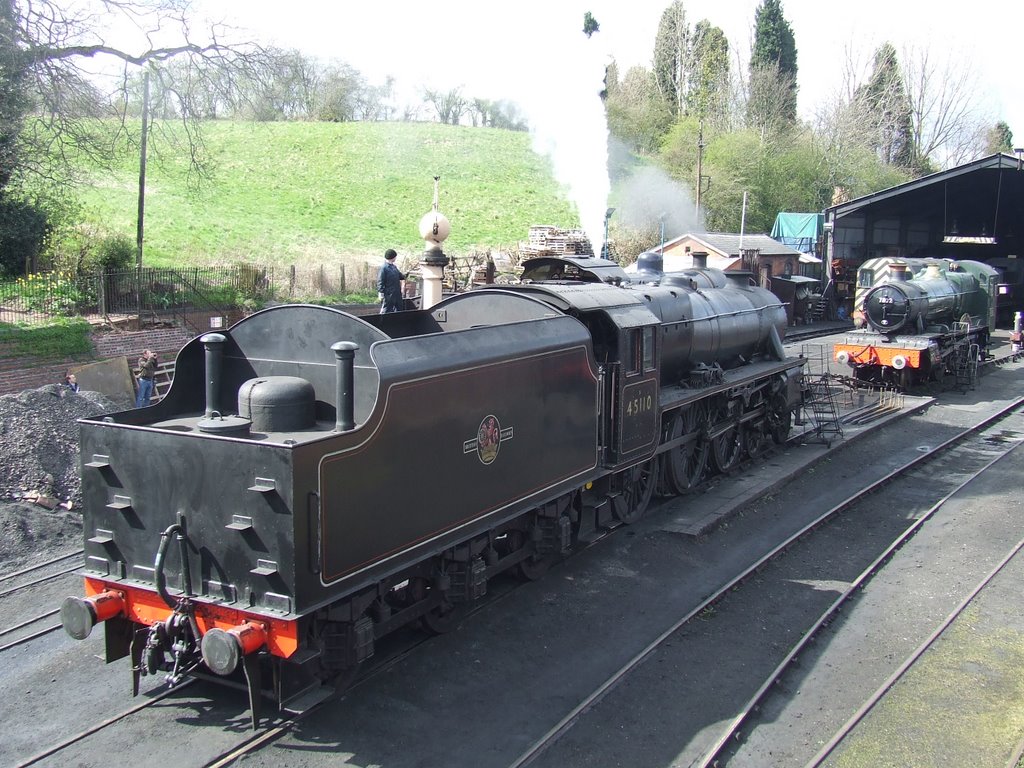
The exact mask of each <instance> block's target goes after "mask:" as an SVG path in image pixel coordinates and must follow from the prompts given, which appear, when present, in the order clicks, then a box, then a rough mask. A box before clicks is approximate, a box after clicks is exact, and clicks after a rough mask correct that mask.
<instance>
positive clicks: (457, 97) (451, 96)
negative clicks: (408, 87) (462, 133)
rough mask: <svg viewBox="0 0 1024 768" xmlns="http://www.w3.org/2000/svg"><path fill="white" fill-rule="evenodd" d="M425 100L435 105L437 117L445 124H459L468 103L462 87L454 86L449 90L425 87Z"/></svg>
mask: <svg viewBox="0 0 1024 768" xmlns="http://www.w3.org/2000/svg"><path fill="white" fill-rule="evenodd" d="M423 100H424V101H426V102H427V103H429V104H430V105H431V106H433V107H434V111H435V112H437V119H438V120H440V121H441V122H442V123H444V124H445V125H458V124H459V120H461V119H462V116H463V115H464V114H465V112H466V108H467V105H468V102H467V101H466V98H465V97H464V96H463V95H462V89H461V88H452V89H451V90H448V91H435V90H432V89H430V88H425V89H424V90H423Z"/></svg>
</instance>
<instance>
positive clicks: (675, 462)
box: [662, 405, 708, 496]
mask: <svg viewBox="0 0 1024 768" xmlns="http://www.w3.org/2000/svg"><path fill="white" fill-rule="evenodd" d="M706 426H707V408H705V407H704V406H702V405H694V406H691V407H690V408H687V409H686V410H685V411H683V413H681V414H679V415H678V416H676V417H675V419H673V420H672V426H671V427H670V428H669V434H668V439H669V440H675V439H677V438H679V437H682V436H683V435H689V434H692V433H694V432H697V431H698V430H703V429H704V428H705V427H706ZM707 463H708V441H707V440H705V439H703V438H702V437H701V436H699V435H698V436H697V437H696V438H694V439H693V440H691V441H690V442H688V443H683V444H682V445H678V446H676V447H675V448H673V449H672V450H671V451H669V452H668V453H667V454H665V456H664V457H663V458H662V477H663V479H664V485H665V490H666V491H667V492H668V493H670V494H672V495H673V496H678V495H680V494H683V493H686V492H687V491H690V490H692V489H693V488H694V487H695V486H696V485H697V483H698V482H700V478H701V475H703V474H704V468H705V467H706V466H707Z"/></svg>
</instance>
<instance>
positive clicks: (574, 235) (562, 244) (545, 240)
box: [519, 226, 594, 259]
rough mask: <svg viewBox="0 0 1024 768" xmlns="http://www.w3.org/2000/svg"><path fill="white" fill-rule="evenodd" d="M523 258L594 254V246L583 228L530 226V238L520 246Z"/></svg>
mask: <svg viewBox="0 0 1024 768" xmlns="http://www.w3.org/2000/svg"><path fill="white" fill-rule="evenodd" d="M519 252H520V255H521V256H522V258H527V259H529V258H534V257H536V256H593V255H594V248H593V246H592V245H591V244H590V240H589V239H588V238H587V235H586V233H585V232H583V230H580V229H559V228H558V227H547V226H533V227H530V239H529V242H527V243H526V244H525V245H523V244H520V248H519Z"/></svg>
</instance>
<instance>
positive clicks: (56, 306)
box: [15, 272, 85, 315]
mask: <svg viewBox="0 0 1024 768" xmlns="http://www.w3.org/2000/svg"><path fill="white" fill-rule="evenodd" d="M15 290H16V292H17V293H18V295H19V296H20V297H21V301H22V303H23V304H24V306H25V308H26V309H29V310H32V311H33V312H46V313H48V314H55V315H73V314H75V313H76V312H77V311H78V306H79V304H81V303H82V301H83V300H84V298H85V297H84V295H83V293H82V290H81V288H80V286H79V285H78V282H77V281H76V280H75V278H74V277H73V276H72V275H69V274H66V273H64V272H46V273H43V274H38V275H36V274H31V275H27V276H25V277H19V278H18V282H17V283H15Z"/></svg>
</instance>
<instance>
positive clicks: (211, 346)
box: [200, 333, 227, 419]
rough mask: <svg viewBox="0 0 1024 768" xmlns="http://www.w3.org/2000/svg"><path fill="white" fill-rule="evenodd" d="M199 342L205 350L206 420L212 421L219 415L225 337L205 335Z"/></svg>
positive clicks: (219, 334)
mask: <svg viewBox="0 0 1024 768" xmlns="http://www.w3.org/2000/svg"><path fill="white" fill-rule="evenodd" d="M200 341H201V342H202V343H203V348H204V349H205V350H206V414H205V415H206V418H208V419H212V418H213V416H214V414H218V415H219V414H220V412H221V411H220V376H221V366H222V361H223V359H224V342H225V341H227V337H226V336H224V334H222V333H207V334H205V335H204V336H203V337H202V338H201V339H200Z"/></svg>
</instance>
